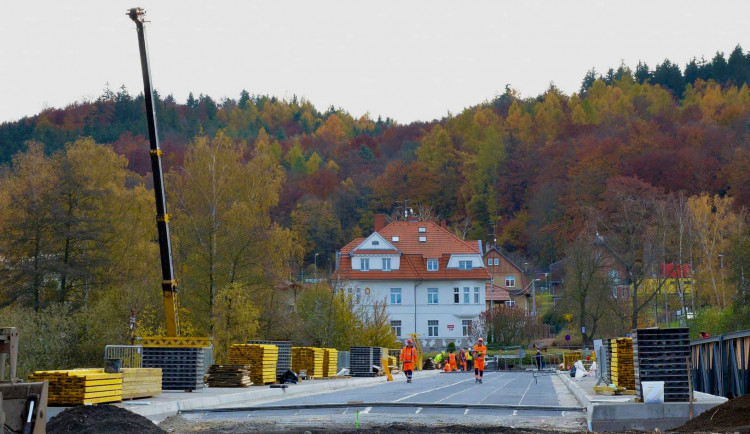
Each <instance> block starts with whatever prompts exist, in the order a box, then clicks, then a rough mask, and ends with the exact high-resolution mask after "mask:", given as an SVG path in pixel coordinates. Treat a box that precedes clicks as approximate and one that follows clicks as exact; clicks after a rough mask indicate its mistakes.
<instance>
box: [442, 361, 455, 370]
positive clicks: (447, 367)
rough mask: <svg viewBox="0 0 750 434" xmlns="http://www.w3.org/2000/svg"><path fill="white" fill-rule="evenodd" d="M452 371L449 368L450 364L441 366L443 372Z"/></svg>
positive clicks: (451, 368) (446, 363)
mask: <svg viewBox="0 0 750 434" xmlns="http://www.w3.org/2000/svg"><path fill="white" fill-rule="evenodd" d="M452 370H453V367H451V364H450V362H445V365H443V371H445V372H451V371H452Z"/></svg>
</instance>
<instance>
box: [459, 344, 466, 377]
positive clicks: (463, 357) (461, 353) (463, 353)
mask: <svg viewBox="0 0 750 434" xmlns="http://www.w3.org/2000/svg"><path fill="white" fill-rule="evenodd" d="M458 362H459V363H460V364H461V371H462V372H466V351H464V349H463V348H461V351H459V352H458Z"/></svg>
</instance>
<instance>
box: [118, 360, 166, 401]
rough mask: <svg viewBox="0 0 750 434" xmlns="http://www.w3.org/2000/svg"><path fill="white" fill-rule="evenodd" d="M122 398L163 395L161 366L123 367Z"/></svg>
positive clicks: (121, 370)
mask: <svg viewBox="0 0 750 434" xmlns="http://www.w3.org/2000/svg"><path fill="white" fill-rule="evenodd" d="M120 372H121V373H122V399H134V398H151V397H154V396H157V395H161V378H162V371H161V368H122V369H120Z"/></svg>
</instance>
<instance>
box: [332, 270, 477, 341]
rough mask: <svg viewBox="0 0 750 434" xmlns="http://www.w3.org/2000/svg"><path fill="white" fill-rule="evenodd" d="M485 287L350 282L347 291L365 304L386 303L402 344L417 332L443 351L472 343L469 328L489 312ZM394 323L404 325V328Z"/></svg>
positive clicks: (447, 283)
mask: <svg viewBox="0 0 750 434" xmlns="http://www.w3.org/2000/svg"><path fill="white" fill-rule="evenodd" d="M485 283H486V281H485V280H457V281H442V280H434V281H429V280H427V281H421V282H414V281H405V280H401V281H390V280H387V281H383V280H372V281H365V280H360V281H350V282H347V283H346V284H345V288H346V291H347V292H348V293H350V294H352V296H353V297H354V299H355V301H358V302H359V303H361V304H366V305H371V304H372V303H373V301H375V300H380V301H385V302H386V306H387V307H386V310H387V312H388V316H389V317H390V320H391V324H392V326H395V327H394V328H396V329H397V330H398V327H400V333H398V338H399V339H400V340H402V341H403V340H405V339H406V338H408V337H409V334H411V333H414V332H416V333H417V334H418V335H420V340H422V341H425V340H427V341H435V342H434V343H432V342H425V343H424V345H425V346H427V347H433V346H436V347H442V346H444V345H447V342H450V341H456V342H458V343H464V342H468V339H467V336H466V335H467V333H466V332H467V330H466V327H467V326H468V324H469V323H471V321H474V320H476V319H477V318H479V315H480V314H481V313H482V312H483V311H484V310H485V309H486V307H485ZM456 289H458V292H456ZM392 290H393V291H392ZM399 295H400V297H399ZM415 299H416V302H415ZM456 301H457V302H456ZM394 321H400V325H398V323H394ZM435 321H437V323H435ZM442 341H445V343H441V342H442Z"/></svg>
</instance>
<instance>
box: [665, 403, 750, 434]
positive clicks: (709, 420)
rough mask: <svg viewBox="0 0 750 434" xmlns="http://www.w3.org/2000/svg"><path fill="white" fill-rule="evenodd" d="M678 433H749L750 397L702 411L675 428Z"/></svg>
mask: <svg viewBox="0 0 750 434" xmlns="http://www.w3.org/2000/svg"><path fill="white" fill-rule="evenodd" d="M675 431H678V432H726V431H731V432H738V431H746V432H750V395H745V396H740V397H739V398H734V399H730V400H729V401H727V402H725V403H724V404H721V405H720V406H718V407H714V408H712V409H710V410H707V411H704V412H703V413H701V414H700V416H698V417H696V418H695V419H693V420H691V421H689V422H688V423H686V424H685V425H683V426H681V427H679V428H676V429H675Z"/></svg>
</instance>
